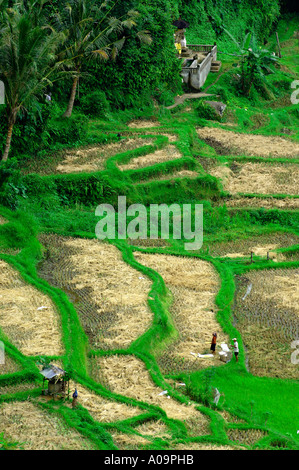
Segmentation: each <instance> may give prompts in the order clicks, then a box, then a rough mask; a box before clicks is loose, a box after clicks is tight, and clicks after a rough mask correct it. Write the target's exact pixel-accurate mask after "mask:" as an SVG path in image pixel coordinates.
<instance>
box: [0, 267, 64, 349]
mask: <svg viewBox="0 0 299 470" xmlns="http://www.w3.org/2000/svg"><path fill="white" fill-rule="evenodd" d="M0 271H1V278H0V311H1V315H0V327H1V329H2V331H3V333H4V334H5V335H6V336H7V337H8V338H9V339H10V341H11V342H12V343H13V344H14V345H15V346H16V347H17V348H18V349H20V351H21V352H22V353H23V354H24V355H30V356H37V355H53V356H54V355H61V354H63V352H64V347H63V344H62V337H61V323H60V317H59V313H58V311H57V308H56V307H55V305H54V303H53V302H52V301H51V299H50V298H49V297H48V296H47V295H45V294H43V293H42V292H41V291H39V290H37V289H36V288H35V287H33V286H32V285H30V284H27V283H26V282H25V281H24V280H23V279H22V278H21V276H20V275H19V273H18V272H17V271H16V270H15V269H13V268H12V267H11V266H10V265H9V264H7V263H6V262H4V261H2V260H0Z"/></svg>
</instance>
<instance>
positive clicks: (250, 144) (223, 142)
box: [197, 127, 299, 158]
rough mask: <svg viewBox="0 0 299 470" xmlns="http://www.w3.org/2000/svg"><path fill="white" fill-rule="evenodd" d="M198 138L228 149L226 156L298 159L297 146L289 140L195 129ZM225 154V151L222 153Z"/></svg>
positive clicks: (223, 130) (212, 129) (213, 129)
mask: <svg viewBox="0 0 299 470" xmlns="http://www.w3.org/2000/svg"><path fill="white" fill-rule="evenodd" d="M197 134H198V136H199V137H200V138H201V139H203V140H206V141H207V142H208V143H209V144H210V145H212V146H215V147H216V148H219V147H220V148H221V147H222V148H224V149H229V153H226V155H247V156H257V157H268V158H269V157H273V158H278V157H284V158H296V157H299V144H298V142H295V141H292V140H291V139H287V138H283V137H278V136H263V135H258V134H241V133H236V132H232V131H227V130H225V129H221V128H213V127H202V128H197ZM224 153H225V151H224Z"/></svg>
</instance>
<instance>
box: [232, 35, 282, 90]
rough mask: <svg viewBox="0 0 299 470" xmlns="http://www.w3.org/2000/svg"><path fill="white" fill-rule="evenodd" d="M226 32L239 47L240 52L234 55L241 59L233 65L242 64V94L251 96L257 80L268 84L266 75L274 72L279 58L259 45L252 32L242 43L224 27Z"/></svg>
mask: <svg viewBox="0 0 299 470" xmlns="http://www.w3.org/2000/svg"><path fill="white" fill-rule="evenodd" d="M224 32H225V33H226V34H227V35H228V36H229V37H230V38H231V39H232V41H233V42H234V44H235V45H236V46H237V48H238V53H236V54H234V55H236V56H237V57H238V58H239V59H240V60H239V61H238V63H236V64H233V66H235V67H236V66H240V69H241V90H242V94H243V95H245V96H249V94H250V91H251V88H252V86H253V84H254V83H255V82H257V81H262V82H263V83H264V84H266V82H267V79H266V77H267V75H268V74H269V73H273V72H274V69H273V66H274V65H275V64H276V63H277V62H278V58H277V57H276V56H275V55H274V54H273V53H272V52H271V51H269V50H268V49H265V48H262V47H260V46H258V45H257V41H256V38H255V36H254V34H252V33H251V32H249V33H247V34H246V35H245V37H244V39H243V41H242V42H241V43H240V42H238V41H237V40H236V39H235V38H234V37H233V36H232V34H231V33H230V32H229V31H228V30H226V29H224Z"/></svg>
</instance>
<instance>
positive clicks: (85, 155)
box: [56, 137, 153, 173]
mask: <svg viewBox="0 0 299 470" xmlns="http://www.w3.org/2000/svg"><path fill="white" fill-rule="evenodd" d="M152 143H153V139H150V138H149V139H142V138H138V137H131V138H130V137H129V138H126V139H122V141H121V142H115V143H112V144H105V145H100V146H93V147H89V148H85V149H78V150H68V151H66V152H65V155H64V158H63V160H62V161H61V163H60V164H59V165H58V166H57V167H56V172H57V173H90V172H94V171H102V170H104V169H105V166H106V162H107V160H108V159H109V158H110V157H111V156H113V155H116V154H118V153H122V152H126V151H128V150H133V149H137V148H139V147H143V146H144V145H150V144H152Z"/></svg>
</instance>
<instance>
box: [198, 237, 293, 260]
mask: <svg viewBox="0 0 299 470" xmlns="http://www.w3.org/2000/svg"><path fill="white" fill-rule="evenodd" d="M296 244H299V237H298V236H297V235H295V234H293V233H287V232H272V233H266V234H264V235H254V236H248V238H243V239H242V238H239V239H238V238H236V239H233V240H225V241H219V242H217V241H215V242H213V243H209V242H208V241H207V242H206V243H204V245H203V249H205V248H207V247H208V248H209V254H210V255H211V256H214V257H227V258H230V257H231V258H235V257H246V258H249V257H250V256H251V253H253V254H254V255H255V256H261V257H267V253H269V258H270V259H272V260H274V261H284V260H285V256H284V255H283V254H282V253H276V252H275V250H277V249H279V248H283V247H290V246H292V245H296ZM271 250H273V251H271Z"/></svg>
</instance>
